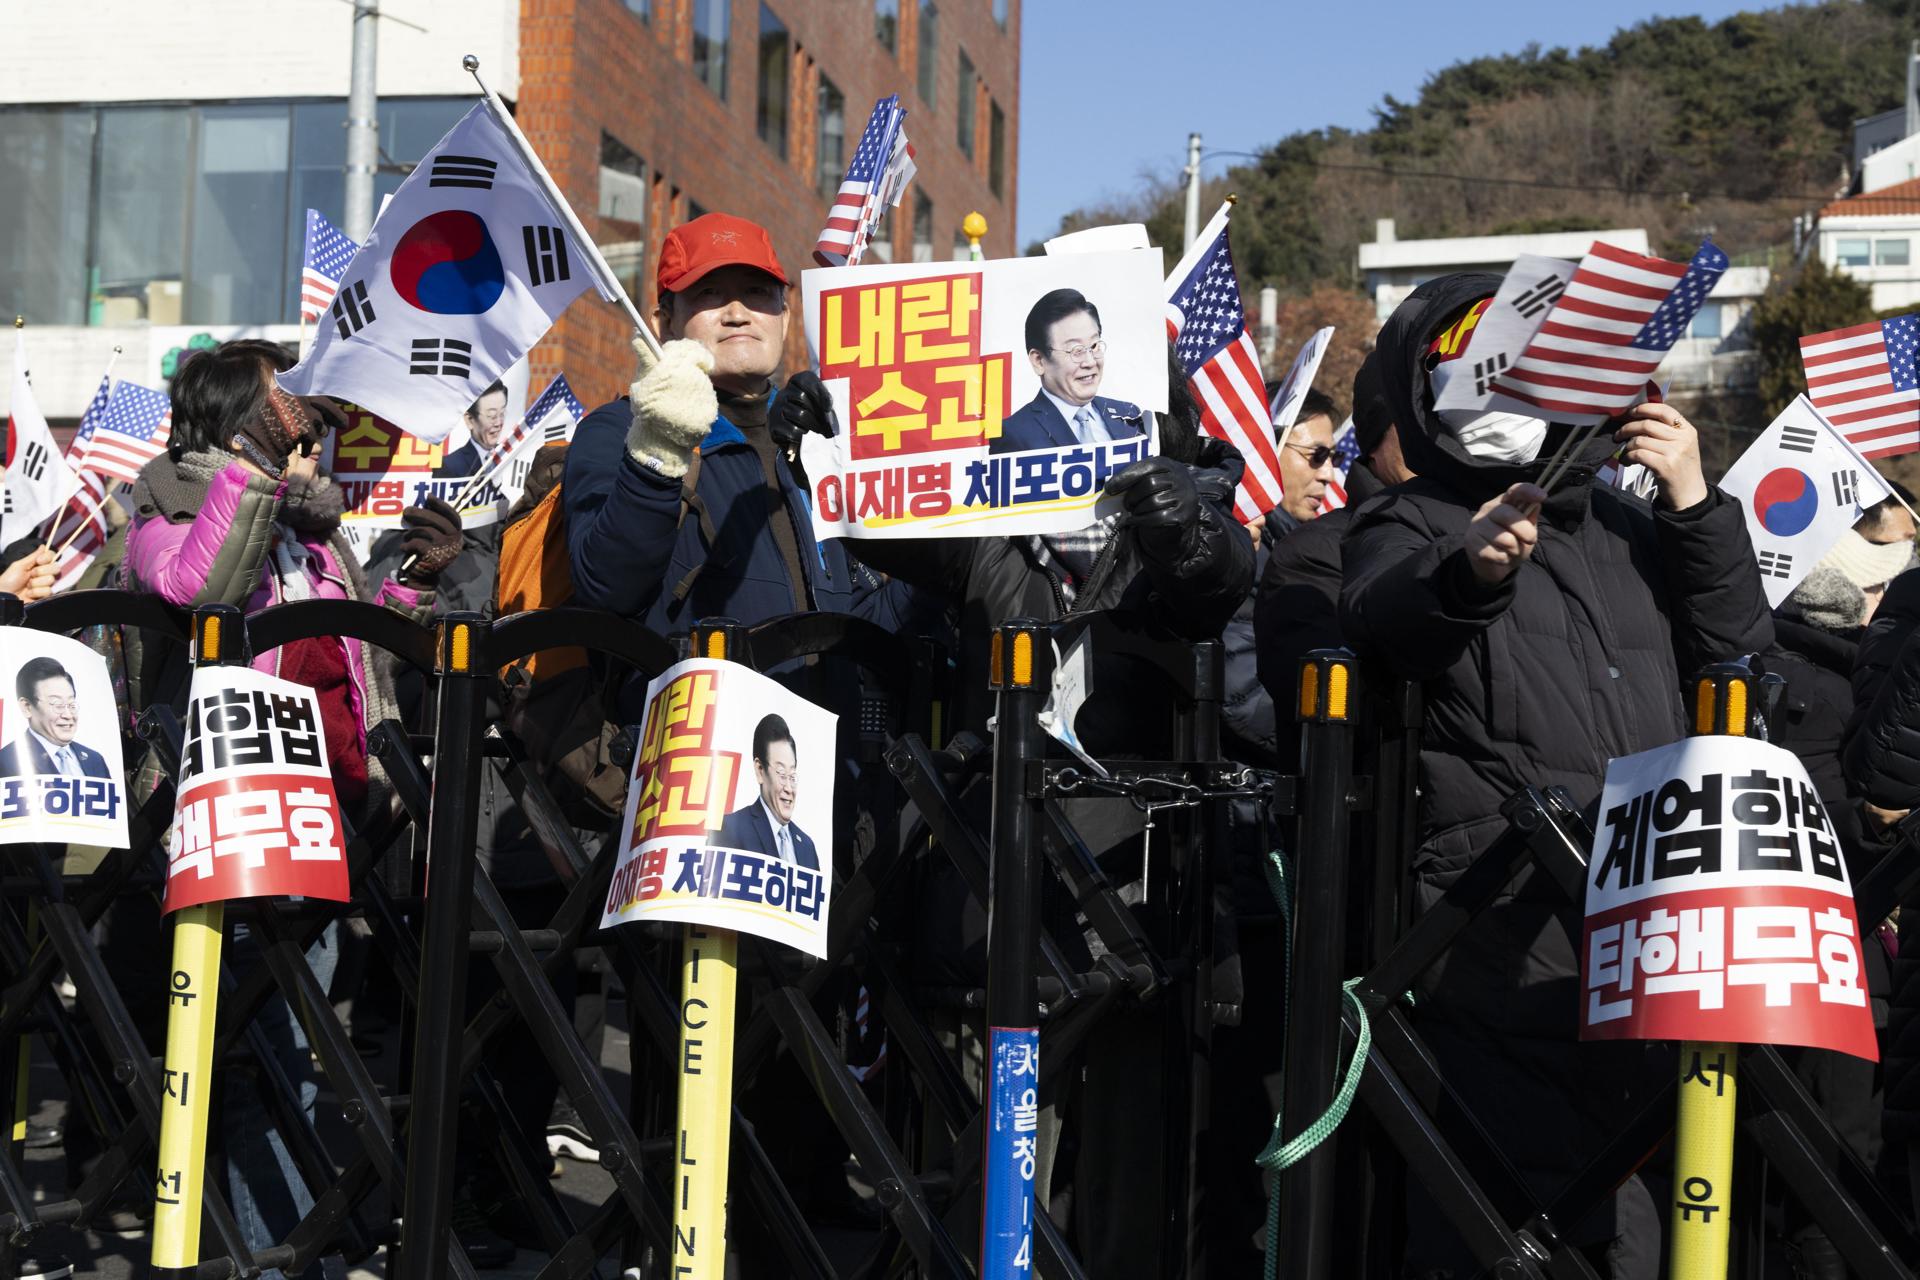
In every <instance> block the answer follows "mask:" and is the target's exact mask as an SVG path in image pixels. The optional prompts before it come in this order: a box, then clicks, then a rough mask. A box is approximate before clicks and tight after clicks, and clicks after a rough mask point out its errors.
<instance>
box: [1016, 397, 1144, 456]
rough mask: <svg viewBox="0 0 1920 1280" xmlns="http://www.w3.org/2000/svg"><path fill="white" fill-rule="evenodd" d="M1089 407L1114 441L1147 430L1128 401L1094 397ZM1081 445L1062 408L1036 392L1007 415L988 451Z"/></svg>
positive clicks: (1140, 415) (1135, 409)
mask: <svg viewBox="0 0 1920 1280" xmlns="http://www.w3.org/2000/svg"><path fill="white" fill-rule="evenodd" d="M1088 407H1089V408H1091V409H1092V410H1093V411H1094V413H1095V414H1096V415H1098V416H1099V418H1100V423H1101V425H1102V426H1104V427H1106V429H1107V434H1108V435H1110V436H1112V437H1113V438H1114V439H1115V440H1125V439H1126V438H1127V437H1129V436H1137V435H1139V434H1140V433H1141V432H1142V431H1144V430H1145V429H1146V428H1145V427H1144V426H1143V425H1142V423H1143V421H1144V418H1143V416H1142V414H1141V412H1140V410H1139V409H1138V408H1136V407H1135V406H1133V405H1130V404H1128V403H1127V402H1126V401H1125V400H1113V399H1109V398H1108V397H1106V396H1095V397H1094V398H1093V401H1092V403H1091V404H1090V405H1089V406H1088ZM1079 443H1080V437H1078V436H1076V435H1075V434H1074V433H1073V427H1072V426H1071V425H1069V424H1068V422H1067V420H1066V419H1065V418H1063V417H1061V416H1060V409H1059V406H1057V405H1055V404H1054V402H1053V401H1051V400H1049V399H1047V393H1046V392H1044V391H1036V392H1034V394H1033V399H1031V400H1029V401H1028V402H1027V403H1026V404H1025V405H1024V406H1023V407H1021V408H1019V409H1016V410H1014V411H1013V412H1012V413H1010V414H1008V415H1007V416H1006V419H1005V420H1004V421H1003V422H1002V423H1001V424H1000V435H999V438H998V439H996V440H994V441H993V442H992V443H991V444H989V445H988V446H987V452H988V453H1014V452H1017V451H1019V450H1021V449H1045V448H1048V447H1049V446H1052V447H1059V446H1064V445H1073V444H1079Z"/></svg>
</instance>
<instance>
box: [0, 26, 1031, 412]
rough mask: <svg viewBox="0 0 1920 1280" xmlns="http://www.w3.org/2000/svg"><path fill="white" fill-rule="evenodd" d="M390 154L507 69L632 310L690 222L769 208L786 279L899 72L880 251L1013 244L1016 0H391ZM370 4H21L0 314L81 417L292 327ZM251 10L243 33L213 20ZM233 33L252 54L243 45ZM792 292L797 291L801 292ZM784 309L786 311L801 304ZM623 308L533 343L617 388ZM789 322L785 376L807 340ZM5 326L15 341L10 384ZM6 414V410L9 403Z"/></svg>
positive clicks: (535, 134) (523, 116)
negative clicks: (894, 192)
mask: <svg viewBox="0 0 1920 1280" xmlns="http://www.w3.org/2000/svg"><path fill="white" fill-rule="evenodd" d="M381 8H382V11H383V14H384V15H386V16H387V17H389V18H392V19H394V21H390V22H389V21H383V22H382V23H381V24H380V51H379V64H378V65H379V77H378V82H379V92H380V117H379V119H380V133H379V142H380V150H381V165H380V172H379V174H378V175H377V178H376V184H377V191H378V192H380V193H385V192H390V191H392V190H393V189H394V188H395V187H397V186H398V185H399V183H400V181H401V180H402V179H403V178H404V176H405V175H406V173H407V172H408V170H409V169H410V168H411V166H412V163H413V162H414V161H417V160H418V159H419V158H420V156H421V155H422V154H424V153H425V152H426V150H427V149H428V148H429V147H431V146H432V145H433V143H434V142H435V141H436V140H437V139H438V138H439V137H440V135H441V134H442V133H444V132H445V131H446V129H447V128H448V127H450V126H451V125H452V124H453V122H454V121H455V120H457V119H459V117H460V115H461V114H462V113H463V112H465V111H466V110H467V108H468V107H469V106H470V105H471V104H472V101H473V85H472V81H471V80H470V79H468V78H467V76H466V75H465V73H464V72H463V71H461V69H460V57H461V55H462V54H465V53H469V52H471V53H475V54H478V55H479V57H480V59H481V63H482V67H483V71H484V74H486V76H487V78H488V81H489V83H490V84H492V86H493V87H494V88H495V89H496V90H498V91H499V93H500V94H501V95H502V96H503V97H504V98H506V99H507V101H508V102H509V103H511V104H513V106H514V110H515V113H516V115H517V116H518V118H519V120H520V122H521V124H522V126H523V127H524V129H525V130H526V132H527V134H528V135H529V137H530V138H531V139H532V141H533V143H534V145H535V147H536V148H538V150H539V151H540V154H541V156H542V158H543V159H544V160H545V161H546V164H547V166H548V168H549V169H550V170H551V171H552V173H553V175H554V177H555V178H556V179H557V180H558V181H559V182H560V184H561V186H562V187H563V188H564V189H565V191H566V193H567V197H568V199H569V200H570V201H571V202H572V203H573V206H574V208H575V209H576V210H578V211H579V213H580V216H581V219H582V221H583V222H585V224H586V226H587V228H588V230H589V232H590V233H592V234H593V235H594V237H595V238H596V239H597V240H598V241H599V242H600V243H601V244H602V245H603V246H604V247H605V248H606V249H607V251H608V257H609V259H610V260H611V261H612V262H613V265H614V267H615V269H616V270H617V271H618V272H619V273H620V275H621V276H622V278H623V280H624V281H625V282H626V284H627V286H628V289H629V292H630V293H631V294H632V296H633V299H634V302H635V303H636V304H637V305H638V306H639V307H640V309H641V311H642V313H643V314H651V309H652V306H653V301H654V299H653V289H652V270H651V266H652V263H653V261H654V258H653V255H654V253H655V251H656V250H657V249H658V247H659V244H660V241H661V239H662V238H663V237H664V236H665V234H666V232H667V230H668V229H669V228H670V227H672V226H673V225H674V224H675V223H677V222H680V221H684V220H685V219H686V218H688V217H690V216H693V215H694V214H697V213H700V212H703V211H706V210H726V211H728V212H732V213H738V214H742V215H745V216H747V217H750V218H753V219H755V220H756V221H759V222H761V223H764V224H765V225H766V226H767V227H768V228H769V229H770V230H771V231H772V232H773V236H774V243H775V245H776V247H777V249H778V251H779V254H780V257H781V260H782V261H783V262H784V263H785V264H786V265H787V267H788V269H789V270H790V271H792V272H795V273H797V272H799V271H800V270H802V269H803V268H805V267H807V266H810V265H812V257H811V250H812V246H813V241H814V237H815V236H816V235H817V234H818V232H819V230H820V224H821V221H822V220H823V219H824V217H825V215H826V209H827V206H828V205H829V204H830V203H831V199H832V193H833V191H834V190H835V189H836V188H837V187H838V186H839V183H840V179H841V177H842V176H843V174H844V172H845V169H846V162H847V157H848V156H849V155H850V153H851V151H852V148H853V146H854V144H855V143H856V142H857V141H858V138H859V135H860V131H861V129H862V128H863V127H864V126H865V124H866V119H867V114H868V112H869V111H870V110H871V109H872V107H873V103H874V100H875V99H876V98H879V97H882V96H884V95H885V94H888V93H898V94H899V95H900V99H901V104H902V105H903V106H904V107H906V109H907V113H908V114H907V121H906V128H907V135H908V137H909V138H910V139H911V140H912V142H913V145H914V151H915V155H916V160H917V163H918V166H919V174H918V176H917V177H916V178H915V180H914V182H913V184H912V186H911V187H910V188H909V189H908V192H907V195H906V198H905V200H903V201H902V207H901V209H900V210H899V211H898V213H897V214H896V215H895V217H894V219H893V227H892V232H893V234H892V235H891V237H889V239H888V242H887V243H884V244H876V245H874V246H873V248H872V249H871V250H870V251H869V261H875V260H886V259H892V260H904V259H907V258H920V259H926V260H932V259H935V258H939V259H945V258H948V257H950V256H952V254H953V253H954V251H955V247H956V242H957V241H958V243H959V244H960V246H961V247H962V248H964V241H959V235H960V232H959V228H960V222H961V219H962V218H964V217H965V216H966V214H967V213H968V212H970V211H972V210H975V209H977V210H979V211H980V212H981V214H983V215H984V216H985V218H986V220H987V224H988V235H987V239H986V242H985V246H984V247H985V248H986V251H987V253H988V254H989V255H990V256H996V257H998V256H1008V255H1011V254H1012V253H1013V252H1014V236H1013V232H1014V227H1013V209H1014V194H1015V193H1014V181H1015V178H1014V174H1015V167H1016V157H1015V152H1014V147H1015V132H1016V120H1017V116H1018V112H1017V108H1018V101H1019V98H1018V95H1019V87H1020V84H1019V73H1020V56H1019V47H1020V3H1019V0H948V2H947V3H945V4H936V3H933V2H932V0H385V2H384V3H383V4H382V6H381ZM352 16H353V12H352V9H351V7H350V6H348V5H344V4H340V3H338V0H274V5H273V15H272V19H271V20H263V18H262V17H261V8H260V6H259V4H258V0H89V3H87V4H86V5H84V6H80V7H79V8H78V9H75V8H73V7H70V6H69V7H62V6H54V5H29V6H25V7H24V8H23V9H22V11H21V13H20V15H19V20H18V21H17V22H13V23H11V24H10V26H9V30H8V35H9V39H10V47H9V52H10V53H12V54H13V55H14V58H13V59H12V62H13V66H14V72H15V73H14V74H9V76H8V77H7V79H6V83H5V84H4V85H0V225H4V226H6V227H7V228H8V229H9V235H8V236H7V237H6V238H5V239H4V241H0V310H4V311H5V313H6V314H8V315H12V314H13V313H15V312H19V313H21V314H24V315H25V316H26V317H27V318H28V321H29V323H30V326H31V328H30V336H31V338H32V342H33V360H34V385H35V389H36V392H37V394H38V396H39V399H40V402H41V404H42V406H43V408H44V409H45V411H46V412H47V413H48V415H49V416H50V417H53V418H55V419H59V420H65V421H71V420H72V419H73V418H74V417H76V416H77V415H78V414H79V412H80V411H81V409H82V408H84V407H85V405H86V402H87V400H88V398H89V397H90V396H91V395H92V393H93V388H94V386H95V385H96V384H97V383H98V381H99V378H100V371H101V369H102V368H104V367H105V365H106V363H107V360H108V359H109V356H110V355H111V353H112V352H114V351H115V350H116V349H118V350H121V351H123V352H124V354H123V356H122V357H121V360H120V363H119V364H118V366H117V371H118V374H119V376H122V377H129V378H132V379H134V380H136V381H143V382H147V383H149V384H150V385H160V384H161V382H162V381H163V380H164V378H165V377H166V376H167V375H168V373H169V372H170V370H171V364H172V361H173V360H174V358H175V357H176V356H177V353H178V352H179V351H181V350H183V349H185V348H186V347H188V346H189V345H199V344H203V343H205V342H210V341H218V340H221V339H225V338H230V337H238V336H242V335H259V336H267V337H272V338H276V339H280V340H283V341H286V340H292V339H293V338H295V337H296V336H297V335H298V332H299V331H298V328H297V321H298V292H299V291H298V280H299V274H300V251H301V228H302V227H303V225H304V216H305V210H306V209H307V208H309V207H311V208H315V209H318V210H319V211H320V212H321V213H323V214H325V215H326V216H327V217H328V218H330V219H331V220H333V221H334V222H335V223H336V224H338V223H341V222H343V221H344V209H343V208H342V203H343V195H344V192H343V165H344V163H345V134H344V131H343V128H342V126H343V125H344V123H345V118H346V94H347V81H348V70H349V47H350V43H351V33H350V25H351V20H352ZM214 31H244V32H245V33H246V38H245V40H244V42H243V44H242V45H235V44H233V43H232V42H230V41H228V42H223V41H220V40H210V39H207V38H206V37H207V33H209V32H214ZM243 49H244V52H242V50H243ZM796 301H797V298H796ZM796 318H797V317H796ZM627 329H628V326H627V322H626V319H625V317H624V315H622V314H621V312H620V311H619V309H618V308H616V307H612V306H609V305H607V304H605V303H602V302H600V301H599V300H598V299H597V298H596V297H594V296H593V295H591V294H589V295H587V296H586V297H584V298H582V299H581V300H580V301H578V302H576V303H575V304H574V306H573V307H572V309H571V310H570V311H569V312H568V313H567V315H566V317H565V318H564V319H563V320H562V321H561V323H560V325H559V326H558V327H557V328H556V329H555V330H554V331H553V333H552V334H551V335H549V337H548V338H547V340H546V341H545V342H543V343H542V344H541V346H540V348H539V349H538V350H537V351H536V352H535V354H534V360H533V365H534V368H533V375H532V379H531V382H532V385H533V386H535V387H538V386H540V385H542V384H543V383H544V381H545V379H546V377H547V376H549V375H551V374H553V373H555V372H558V371H559V370H561V369H564V370H565V371H566V373H567V376H568V378H569V380H570V381H571V382H572V383H573V385H574V387H575V388H576V390H577V391H578V392H579V394H580V395H581V397H582V398H583V399H586V400H588V401H589V402H595V401H598V400H600V399H603V398H606V397H609V396H612V395H614V394H616V393H618V392H619V391H620V390H622V389H624V387H625V385H626V383H627V382H628V381H629V380H630V378H631V376H632V373H633V356H632V353H631V351H629V350H628V348H627ZM804 355H805V346H804V342H803V340H802V337H801V333H800V326H799V325H798V324H795V325H794V327H793V339H792V344H791V350H790V353H789V368H792V367H796V366H797V365H798V364H799V362H800V361H801V360H802V359H804ZM10 356H11V344H6V345H5V346H0V397H4V395H5V394H6V388H7V387H8V386H9V385H10V383H9V380H8V377H7V376H6V375H7V374H8V372H9V371H8V369H7V366H8V365H9V364H10V362H11V361H10ZM0 408H4V405H0Z"/></svg>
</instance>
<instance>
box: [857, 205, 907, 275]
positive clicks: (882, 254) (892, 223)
mask: <svg viewBox="0 0 1920 1280" xmlns="http://www.w3.org/2000/svg"><path fill="white" fill-rule="evenodd" d="M899 222H900V211H899V210H898V209H895V210H892V211H891V212H889V213H888V214H887V216H886V217H885V218H882V219H881V220H880V225H879V226H878V227H876V228H875V229H874V233H873V239H871V240H869V241H867V256H866V257H865V258H863V259H861V261H863V262H892V261H893V232H894V228H895V227H896V226H898V225H899Z"/></svg>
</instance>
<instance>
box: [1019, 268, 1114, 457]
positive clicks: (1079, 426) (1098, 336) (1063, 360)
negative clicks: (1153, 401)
mask: <svg viewBox="0 0 1920 1280" xmlns="http://www.w3.org/2000/svg"><path fill="white" fill-rule="evenodd" d="M1026 343H1027V359H1028V361H1029V362H1030V363H1031V364H1032V365H1033V372H1034V375H1035V376H1036V377H1038V378H1039V379H1040V391H1039V393H1038V394H1037V395H1035V396H1034V397H1033V399H1032V400H1030V401H1028V403H1027V404H1026V406H1025V407H1023V408H1021V409H1019V410H1017V411H1015V412H1013V413H1011V414H1008V415H1007V418H1006V421H1005V422H1003V423H1002V424H1001V426H1000V436H999V438H998V439H996V440H995V441H993V443H992V446H991V450H990V451H991V452H993V453H1014V452H1017V451H1019V450H1022V449H1047V448H1057V447H1065V446H1071V445H1092V444H1106V443H1109V442H1110V441H1114V440H1125V439H1129V438H1131V437H1133V436H1137V435H1141V434H1143V432H1144V430H1145V427H1144V425H1143V419H1144V415H1143V414H1142V413H1141V411H1140V409H1139V408H1138V407H1137V406H1135V405H1131V404H1128V403H1127V402H1126V401H1124V400H1114V399H1110V398H1108V397H1106V396H1103V395H1099V394H1096V393H1097V392H1098V391H1099V390H1100V381H1101V378H1102V377H1103V376H1104V375H1105V373H1106V363H1107V343H1106V339H1105V337H1103V336H1102V331H1101V328H1100V312H1099V309H1098V308H1096V307H1095V306H1094V305H1093V303H1092V302H1090V301H1088V300H1087V296H1086V295H1085V294H1084V293H1081V292H1080V291H1079V290H1078V289H1054V290H1052V291H1051V292H1049V293H1045V294H1042V295H1041V296H1040V300H1039V301H1038V302H1035V303H1034V304H1033V309H1032V310H1030V311H1028V312H1027V326H1026Z"/></svg>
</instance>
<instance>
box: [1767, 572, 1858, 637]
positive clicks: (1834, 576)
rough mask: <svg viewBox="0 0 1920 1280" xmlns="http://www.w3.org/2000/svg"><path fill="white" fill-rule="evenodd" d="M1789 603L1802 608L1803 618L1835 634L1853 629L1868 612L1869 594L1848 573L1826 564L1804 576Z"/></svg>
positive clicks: (1788, 598) (1788, 599)
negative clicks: (1849, 578) (1854, 582)
mask: <svg viewBox="0 0 1920 1280" xmlns="http://www.w3.org/2000/svg"><path fill="white" fill-rule="evenodd" d="M1786 603H1787V605H1788V606H1789V607H1790V608H1793V609H1797V610H1799V613H1800V620H1801V621H1802V622H1804V623H1806V624H1807V625H1808V626H1810V627H1818V628H1819V629H1820V630H1822V631H1825V632H1828V633H1830V634H1833V635H1844V634H1846V633H1847V632H1849V631H1852V630H1854V629H1855V628H1857V627H1858V626H1859V625H1860V619H1862V618H1864V617H1865V616H1866V614H1867V597H1866V594H1865V593H1864V592H1863V591H1862V590H1861V589H1860V588H1859V587H1856V586H1855V585H1854V584H1853V583H1852V582H1850V581H1849V580H1848V578H1847V575H1846V574H1844V573H1842V572H1841V571H1840V570H1838V569H1835V568H1832V567H1830V566H1828V565H1826V564H1821V565H1818V566H1816V567H1815V568H1814V570H1813V572H1812V573H1809V574H1808V575H1807V576H1806V577H1805V578H1804V579H1802V580H1801V582H1800V585H1799V586H1797V587H1795V588H1794V589H1793V594H1792V595H1790V596H1788V597H1787V600H1786Z"/></svg>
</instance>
